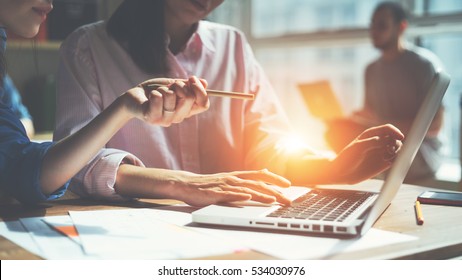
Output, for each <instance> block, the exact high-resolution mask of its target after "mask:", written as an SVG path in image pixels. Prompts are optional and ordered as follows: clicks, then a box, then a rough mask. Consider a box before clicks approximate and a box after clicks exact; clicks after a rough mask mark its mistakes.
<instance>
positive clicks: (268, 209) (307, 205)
mask: <svg viewBox="0 0 462 280" xmlns="http://www.w3.org/2000/svg"><path fill="white" fill-rule="evenodd" d="M449 81H450V78H449V76H448V75H447V74H446V73H444V72H442V71H437V73H436V74H435V77H434V79H433V81H432V84H431V86H430V88H429V92H428V94H427V96H426V97H425V99H424V101H423V103H422V105H421V108H420V109H419V111H418V113H417V116H416V118H415V121H414V122H413V125H412V128H411V130H410V131H409V134H408V135H407V136H406V139H405V143H404V144H403V146H402V149H401V151H400V152H399V153H398V156H397V157H396V159H395V161H394V163H393V165H392V166H391V169H390V171H389V173H388V176H387V178H386V179H385V181H383V183H382V182H381V181H376V182H377V183H380V184H382V186H381V191H380V193H375V192H369V191H359V190H345V189H342V188H335V189H332V188H314V189H310V188H305V187H303V188H301V187H291V188H290V189H293V192H292V195H293V196H291V197H290V198H293V201H292V205H291V206H281V205H262V204H258V203H255V204H254V205H252V203H244V204H242V203H237V204H228V205H210V206H207V207H204V208H202V209H200V210H197V211H195V212H193V213H192V221H193V222H195V223H199V224H208V225H220V226H238V227H248V228H255V229H266V230H283V231H294V232H299V233H312V234H316V235H326V236H344V237H354V236H359V235H363V234H364V233H366V232H367V231H368V230H369V229H370V228H371V227H372V225H373V224H374V223H375V221H376V220H377V219H378V218H379V217H380V215H381V214H382V213H383V212H384V211H385V209H386V208H387V207H388V205H389V204H390V202H391V200H392V199H393V197H394V196H395V195H396V193H397V192H398V189H399V187H400V186H401V184H402V183H403V180H404V177H405V176H406V173H407V172H408V170H409V167H410V166H411V163H412V161H413V159H414V157H415V155H416V153H417V151H418V149H419V147H420V145H421V144H422V141H423V139H424V137H425V135H426V133H427V130H428V128H429V127H430V124H431V122H432V120H433V118H434V116H435V114H436V112H437V111H438V109H439V107H440V104H441V100H442V99H443V96H444V93H445V92H446V89H447V87H448V85H449ZM344 187H345V186H344ZM349 187H350V188H351V186H349Z"/></svg>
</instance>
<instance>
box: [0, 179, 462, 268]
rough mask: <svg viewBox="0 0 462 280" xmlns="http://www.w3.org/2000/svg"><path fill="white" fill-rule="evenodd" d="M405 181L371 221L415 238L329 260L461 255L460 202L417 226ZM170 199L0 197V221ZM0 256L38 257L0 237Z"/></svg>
mask: <svg viewBox="0 0 462 280" xmlns="http://www.w3.org/2000/svg"><path fill="white" fill-rule="evenodd" d="M428 189H429V188H423V187H418V186H412V185H403V186H402V187H401V188H400V190H399V192H398V194H397V195H396V197H395V198H394V200H393V201H392V203H391V204H390V206H389V207H388V209H387V210H386V211H385V212H384V213H383V214H382V216H381V217H380V218H379V220H378V221H377V222H376V223H375V225H374V228H377V229H381V230H386V231H392V232H398V233H403V234H408V235H413V236H416V237H418V239H417V240H415V241H411V242H407V243H398V244H394V245H387V246H383V247H377V248H373V249H368V250H363V251H356V252H350V253H341V254H337V255H335V256H332V257H331V259H449V258H455V257H459V256H461V255H462V207H451V206H437V205H426V204H422V211H423V215H424V218H425V224H424V225H417V223H416V217H415V212H414V202H415V199H416V198H417V196H418V195H419V194H420V193H421V192H423V191H424V190H428ZM175 202H176V201H170V200H139V201H133V202H126V203H102V202H98V201H91V200H84V199H80V198H78V197H75V196H72V195H66V196H65V197H64V198H62V199H59V200H57V201H53V202H48V203H43V204H40V205H37V206H35V207H24V206H22V205H20V204H18V203H17V202H12V201H2V202H0V220H3V221H8V220H15V219H18V218H22V217H37V216H54V215H67V213H68V211H86V210H87V211H88V210H104V209H123V208H154V207H159V206H165V205H171V204H173V203H175ZM0 258H1V259H3V260H5V259H37V258H38V257H37V256H34V255H33V254H31V253H29V252H28V251H26V250H24V249H22V248H21V247H19V246H17V245H16V244H13V243H11V242H10V241H8V240H7V239H5V238H3V237H0ZM213 259H271V257H270V256H267V255H264V254H261V253H258V252H253V251H250V252H243V253H238V254H232V255H225V256H220V257H216V256H215V257H213Z"/></svg>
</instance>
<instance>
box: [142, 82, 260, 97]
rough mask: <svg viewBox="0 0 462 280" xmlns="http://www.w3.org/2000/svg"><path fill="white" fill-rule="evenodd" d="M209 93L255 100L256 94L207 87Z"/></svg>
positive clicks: (151, 86) (151, 85)
mask: <svg viewBox="0 0 462 280" xmlns="http://www.w3.org/2000/svg"><path fill="white" fill-rule="evenodd" d="M162 86H166V85H161V84H148V85H146V87H147V88H150V89H156V88H158V87H162ZM206 92H207V94H208V95H210V96H221V97H230V98H237V99H248V100H254V99H255V95H253V94H250V93H243V92H233V91H221V90H214V89H207V90H206Z"/></svg>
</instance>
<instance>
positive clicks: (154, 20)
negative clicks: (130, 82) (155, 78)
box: [106, 0, 168, 74]
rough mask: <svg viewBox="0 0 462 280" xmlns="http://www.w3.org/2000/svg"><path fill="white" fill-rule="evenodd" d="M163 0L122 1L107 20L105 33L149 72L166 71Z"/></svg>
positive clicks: (159, 72)
mask: <svg viewBox="0 0 462 280" xmlns="http://www.w3.org/2000/svg"><path fill="white" fill-rule="evenodd" d="M164 7H165V3H164V0H125V1H124V2H123V3H122V4H121V5H120V6H119V7H118V8H117V10H116V11H115V12H114V14H113V15H112V16H111V18H110V19H109V21H108V23H107V27H106V28H107V29H106V30H107V33H108V34H109V35H110V36H111V37H113V38H114V39H115V40H116V41H117V42H118V43H119V44H120V45H121V46H122V47H123V48H125V49H126V51H127V52H128V54H129V55H130V56H131V58H132V59H133V61H134V62H135V64H136V65H137V66H138V67H140V68H141V69H142V70H143V71H145V72H146V73H148V74H164V73H166V72H167V71H168V67H167V62H166V57H167V46H166V32H165V22H164V18H165V15H164Z"/></svg>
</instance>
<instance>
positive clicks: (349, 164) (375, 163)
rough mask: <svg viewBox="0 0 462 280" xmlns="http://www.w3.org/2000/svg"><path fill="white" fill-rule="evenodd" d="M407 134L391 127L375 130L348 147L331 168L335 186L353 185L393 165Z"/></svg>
mask: <svg viewBox="0 0 462 280" xmlns="http://www.w3.org/2000/svg"><path fill="white" fill-rule="evenodd" d="M403 139H404V135H403V134H402V133H401V131H399V129H397V128H396V127H394V126H393V125H391V124H386V125H382V126H377V127H372V128H369V129H367V130H365V131H364V132H363V133H361V134H360V135H359V136H358V137H357V138H356V139H355V140H353V141H352V142H351V143H350V144H349V145H348V146H346V147H345V149H343V150H342V151H341V152H340V153H339V154H338V155H337V157H336V158H335V159H334V160H333V161H332V163H331V165H330V166H329V168H330V171H329V173H331V174H330V176H331V177H332V178H335V179H334V180H335V183H349V184H354V183H357V182H360V181H362V180H365V179H368V178H371V177H373V176H375V175H378V174H379V173H381V172H383V171H385V170H386V169H388V168H389V167H390V166H391V163H392V161H393V159H394V158H395V156H396V154H397V152H398V151H399V150H400V148H401V146H402V142H401V141H402V140H403Z"/></svg>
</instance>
